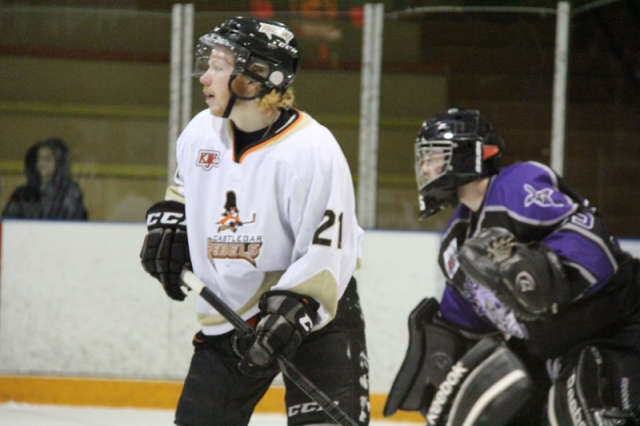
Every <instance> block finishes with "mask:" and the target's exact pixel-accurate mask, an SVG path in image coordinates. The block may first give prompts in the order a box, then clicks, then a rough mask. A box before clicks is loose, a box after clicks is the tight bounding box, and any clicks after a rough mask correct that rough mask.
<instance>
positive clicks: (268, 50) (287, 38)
mask: <svg viewBox="0 0 640 426" xmlns="http://www.w3.org/2000/svg"><path fill="white" fill-rule="evenodd" d="M216 45H222V46H226V47H228V48H230V49H231V50H232V51H233V52H234V53H235V55H236V63H235V69H234V71H233V74H232V75H231V79H230V80H229V90H231V82H232V81H233V79H235V78H236V77H237V76H238V75H239V74H244V75H246V76H248V77H249V78H251V79H252V80H254V81H257V82H260V83H262V84H263V87H262V90H261V91H260V93H259V94H258V95H256V96H254V97H252V98H243V97H242V96H239V95H238V94H236V96H237V97H238V98H240V99H247V100H249V99H255V98H257V97H261V96H263V95H264V94H266V93H268V92H271V91H272V90H273V89H276V90H277V91H278V92H280V93H284V92H285V91H286V90H287V88H288V87H289V85H290V84H291V83H292V82H293V80H294V79H295V78H296V75H297V73H298V70H299V69H300V53H299V50H298V41H297V40H296V38H295V36H294V34H293V32H292V31H291V30H290V29H289V28H288V27H287V26H286V25H284V24H283V23H280V22H275V21H268V20H265V19H259V18H249V17H242V16H238V17H235V18H231V19H228V20H226V21H225V22H223V23H222V24H220V25H218V26H217V27H216V28H214V29H213V31H211V32H209V33H208V34H205V35H203V36H202V37H200V40H199V43H198V46H197V47H196V53H195V64H194V72H193V75H194V76H195V77H200V76H201V75H203V74H204V73H205V72H206V71H207V69H208V68H209V58H210V56H211V50H212V49H213V48H214V47H215V46H216ZM231 92H232V93H233V90H231Z"/></svg>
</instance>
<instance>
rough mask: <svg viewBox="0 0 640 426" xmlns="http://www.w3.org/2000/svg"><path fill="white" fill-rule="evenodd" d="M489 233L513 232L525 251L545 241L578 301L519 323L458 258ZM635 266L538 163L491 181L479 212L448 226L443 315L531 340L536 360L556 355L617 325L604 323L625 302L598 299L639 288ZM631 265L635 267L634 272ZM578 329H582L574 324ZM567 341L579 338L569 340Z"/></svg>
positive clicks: (465, 212) (463, 211)
mask: <svg viewBox="0 0 640 426" xmlns="http://www.w3.org/2000/svg"><path fill="white" fill-rule="evenodd" d="M490 227H502V228H505V229H508V230H509V231H511V232H512V233H513V234H514V235H515V237H516V240H518V241H519V242H522V243H528V242H531V241H541V242H542V243H544V244H545V245H546V246H547V247H549V248H550V249H551V250H553V251H554V252H555V253H557V255H558V256H559V258H560V260H561V262H562V264H563V266H564V269H565V273H566V277H567V279H566V282H565V285H566V286H567V288H568V290H569V294H570V295H571V301H570V302H569V303H567V304H566V306H565V307H563V308H561V310H560V312H559V313H558V314H557V315H554V316H552V317H550V318H549V319H544V320H537V321H531V322H526V323H524V322H520V321H518V320H517V319H516V318H515V316H514V315H513V313H512V312H510V311H509V309H507V308H506V307H505V306H504V305H503V304H502V303H501V302H500V300H499V299H498V298H497V297H496V296H495V295H494V294H493V293H492V292H491V291H490V290H488V289H486V288H484V287H482V286H480V285H478V284H477V283H475V282H473V281H472V280H471V279H469V278H468V277H467V276H466V275H465V274H464V273H463V272H462V270H461V269H460V268H459V263H458V260H457V257H456V253H457V251H458V248H459V247H461V246H462V244H464V242H465V241H466V240H467V239H469V238H471V237H473V236H475V235H476V234H477V233H478V232H479V231H480V230H481V229H482V228H490ZM634 260H635V259H632V258H631V257H630V256H629V255H628V254H626V253H625V252H623V251H621V250H620V247H619V246H618V243H617V242H616V241H615V239H614V238H612V237H610V236H609V234H608V232H607V231H606V229H605V227H604V224H603V222H602V219H601V217H600V215H599V214H598V212H597V211H596V209H595V208H593V207H591V206H589V202H588V201H587V200H586V199H584V198H583V197H581V196H580V195H578V194H577V193H576V192H575V191H573V190H572V189H571V188H570V187H568V186H567V185H566V183H565V182H564V181H563V180H562V178H560V177H559V176H557V175H556V174H555V173H554V172H553V171H552V170H551V169H550V168H548V167H547V166H545V165H543V164H540V163H535V162H527V163H517V164H514V165H512V166H509V167H506V168H504V169H502V170H501V171H500V172H499V173H498V174H497V175H495V176H493V177H492V178H491V179H490V182H489V186H488V189H487V194H486V196H485V199H484V203H483V205H482V207H481V208H480V210H479V211H477V212H475V213H473V212H471V211H470V210H469V209H468V208H467V207H465V206H464V205H462V204H461V205H460V206H458V208H457V209H456V211H455V212H454V214H453V216H452V217H451V219H450V220H449V223H448V224H447V227H446V229H445V231H444V233H443V235H442V241H441V248H440V256H439V264H440V267H441V268H442V271H443V272H444V275H445V277H446V278H447V283H448V285H447V287H446V289H445V292H444V295H443V298H442V301H441V305H440V311H441V313H442V315H443V317H444V318H445V319H447V320H449V321H451V322H453V323H455V324H457V325H459V326H460V327H463V328H466V329H470V330H475V331H490V330H494V329H498V330H500V331H501V332H503V333H506V334H508V335H510V336H513V337H516V338H520V339H525V340H527V341H528V342H529V343H530V344H531V345H532V347H533V348H534V351H535V352H538V353H540V354H542V355H544V356H549V355H553V354H554V353H557V352H562V351H563V350H565V349H567V347H571V345H573V344H576V343H577V342H578V341H580V340H581V339H586V338H589V337H591V336H594V335H597V333H598V332H600V331H601V330H602V329H603V323H607V324H610V323H612V322H611V321H608V320H607V321H602V319H601V318H598V317H597V315H598V314H599V313H604V312H600V311H604V310H606V309H611V307H612V306H611V305H612V304H613V305H614V306H616V307H617V306H618V305H619V304H620V301H619V300H617V299H616V298H613V299H612V297H609V296H608V297H598V296H599V294H600V293H602V294H607V295H608V294H609V293H615V292H608V291H604V289H605V288H608V287H612V288H613V287H620V286H624V285H625V284H627V283H628V282H630V281H633V280H636V279H637V278H636V277H637V271H636V270H637V262H633V261H634ZM631 264H633V265H635V266H633V268H632V269H633V270H632V271H631V270H630V268H631V266H630V265H631ZM621 268H622V269H623V270H624V271H622V272H621V271H620V270H621ZM616 297H618V296H616ZM600 299H602V302H600V301H599V300H600ZM610 299H611V300H610ZM637 305H638V302H636V303H635V304H634V305H633V306H628V307H624V308H622V309H623V310H626V309H631V310H632V309H636V308H637ZM626 314H628V312H620V315H626ZM594 315H595V316H596V317H595V318H593V316H594ZM608 316H609V317H611V316H612V315H611V314H609V315H608ZM613 316H614V317H618V315H613ZM618 319H619V318H618ZM613 320H614V319H612V321H613ZM576 321H579V322H578V323H577V324H574V322H576ZM567 328H568V330H567ZM574 329H575V330H574ZM567 333H572V334H573V335H571V334H570V335H569V336H571V337H567ZM554 339H555V341H553V340H554ZM576 339H577V340H576ZM574 340H575V341H574Z"/></svg>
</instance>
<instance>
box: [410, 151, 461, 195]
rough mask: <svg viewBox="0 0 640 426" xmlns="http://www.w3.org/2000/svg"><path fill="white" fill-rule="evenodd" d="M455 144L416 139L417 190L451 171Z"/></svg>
mask: <svg viewBox="0 0 640 426" xmlns="http://www.w3.org/2000/svg"><path fill="white" fill-rule="evenodd" d="M455 147H456V143H455V142H453V141H447V140H425V139H418V141H417V142H416V145H415V168H416V181H417V182H418V190H420V189H422V188H424V187H425V186H427V185H428V184H430V183H431V182H433V181H434V180H436V179H438V178H439V177H441V176H444V175H445V174H447V172H448V171H449V170H451V158H452V157H453V150H454V149H455Z"/></svg>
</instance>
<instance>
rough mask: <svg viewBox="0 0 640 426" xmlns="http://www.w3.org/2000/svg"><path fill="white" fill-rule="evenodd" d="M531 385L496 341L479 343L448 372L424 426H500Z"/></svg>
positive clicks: (518, 364)
mask: <svg viewBox="0 0 640 426" xmlns="http://www.w3.org/2000/svg"><path fill="white" fill-rule="evenodd" d="M531 392H532V381H531V378H530V376H529V374H528V372H527V370H526V368H525V366H524V364H523V363H522V362H521V361H520V360H519V359H518V357H517V356H516V355H515V354H514V353H513V352H511V350H510V349H509V348H507V346H506V345H505V344H504V342H502V341H501V340H500V339H499V338H496V337H486V338H483V339H482V340H480V341H479V342H478V343H477V344H476V345H475V346H474V347H473V348H471V350H469V352H467V353H466V354H465V355H464V356H463V357H462V358H461V359H460V360H459V361H458V362H457V363H456V364H455V365H454V366H453V368H452V369H451V371H450V372H449V374H448V375H447V378H446V380H445V381H444V382H443V383H442V384H441V385H440V387H439V389H438V392H437V393H436V395H435V396H434V398H433V400H432V402H431V406H430V407H429V411H428V412H427V415H426V418H427V425H428V426H435V425H445V424H446V425H447V426H461V425H476V424H486V425H492V426H501V425H504V424H506V423H507V422H508V421H509V420H510V419H511V418H512V417H513V415H514V414H515V413H516V412H517V411H518V410H519V409H520V407H522V405H523V404H524V403H525V402H526V400H527V399H528V398H529V396H530V394H531Z"/></svg>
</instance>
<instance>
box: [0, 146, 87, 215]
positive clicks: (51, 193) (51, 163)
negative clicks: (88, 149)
mask: <svg viewBox="0 0 640 426" xmlns="http://www.w3.org/2000/svg"><path fill="white" fill-rule="evenodd" d="M70 163H71V160H70V158H69V150H68V149H67V146H66V144H65V143H64V141H63V140H61V139H58V138H50V139H46V140H43V141H40V142H38V143H36V144H35V145H33V146H31V147H30V148H29V149H28V150H27V154H26V155H25V159H24V173H25V175H26V177H27V183H26V185H22V186H19V187H18V188H16V189H15V191H14V192H13V194H11V197H10V198H9V201H8V202H7V205H6V206H5V208H4V210H3V212H2V217H3V218H14V219H67V220H87V210H86V209H85V207H84V203H83V201H82V191H81V190H80V187H79V186H78V184H77V183H75V182H72V181H71V176H70Z"/></svg>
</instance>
